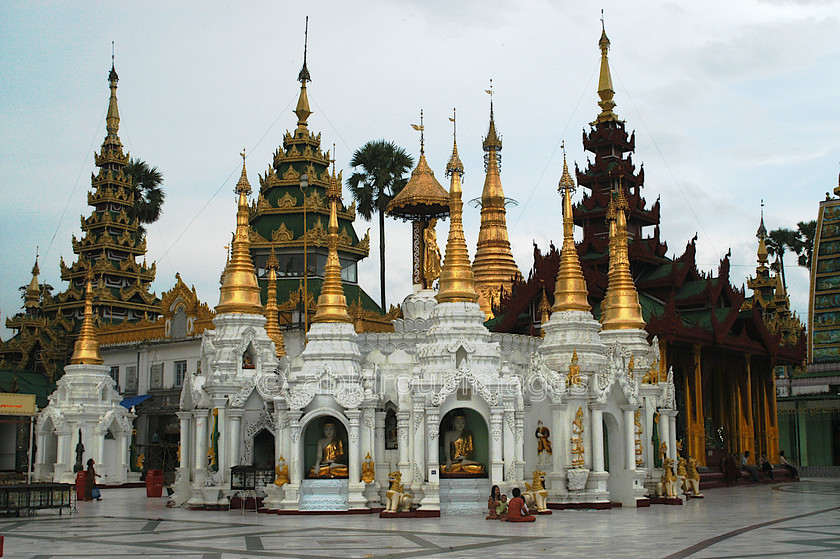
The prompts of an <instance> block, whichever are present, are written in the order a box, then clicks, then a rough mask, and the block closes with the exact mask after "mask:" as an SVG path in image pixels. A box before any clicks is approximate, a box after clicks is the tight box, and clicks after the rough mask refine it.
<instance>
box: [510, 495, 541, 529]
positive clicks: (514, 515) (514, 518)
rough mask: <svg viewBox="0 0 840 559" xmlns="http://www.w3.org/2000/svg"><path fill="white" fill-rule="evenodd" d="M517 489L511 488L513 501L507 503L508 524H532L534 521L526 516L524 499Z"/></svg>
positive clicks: (528, 515) (529, 516) (526, 509)
mask: <svg viewBox="0 0 840 559" xmlns="http://www.w3.org/2000/svg"><path fill="white" fill-rule="evenodd" d="M521 495H522V492H521V491H519V488H518V487H514V488H513V499H511V500H510V502H508V513H507V518H508V522H533V521H535V520H536V518H534V517H533V516H531V515H530V514H528V507H527V506H525V499H523V498H522V496H521Z"/></svg>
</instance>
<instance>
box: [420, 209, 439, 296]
mask: <svg viewBox="0 0 840 559" xmlns="http://www.w3.org/2000/svg"><path fill="white" fill-rule="evenodd" d="M435 225H437V219H435V218H432V219H430V220H429V224H428V225H427V226H426V228H425V229H424V230H423V277H424V279H425V280H426V287H428V288H431V287H432V284H433V283H434V282H435V280H436V279H438V278H439V277H440V247H438V244H437V232H436V231H435Z"/></svg>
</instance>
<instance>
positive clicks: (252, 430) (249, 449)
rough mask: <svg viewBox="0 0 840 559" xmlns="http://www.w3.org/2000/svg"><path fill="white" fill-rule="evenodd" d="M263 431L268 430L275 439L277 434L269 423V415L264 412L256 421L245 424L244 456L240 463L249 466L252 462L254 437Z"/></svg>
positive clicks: (270, 422)
mask: <svg viewBox="0 0 840 559" xmlns="http://www.w3.org/2000/svg"><path fill="white" fill-rule="evenodd" d="M263 429H266V430H268V431H269V432H270V433H271V434H272V435H275V437H276V435H277V434H276V433H275V432H274V424H273V422H272V421H271V415H269V414H268V412H267V411H265V410H263V411H262V412H260V416H259V417H258V418H257V419H256V421H246V422H245V429H244V431H245V437H244V440H245V454H244V456H243V457H242V461H241V463H243V464H251V463H252V462H253V451H254V436H255V435H256V434H257V433H259V432H260V431H262V430H263Z"/></svg>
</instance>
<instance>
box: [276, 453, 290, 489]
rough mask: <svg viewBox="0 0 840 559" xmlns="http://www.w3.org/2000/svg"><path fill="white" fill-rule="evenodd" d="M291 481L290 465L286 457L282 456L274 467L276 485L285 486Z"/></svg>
mask: <svg viewBox="0 0 840 559" xmlns="http://www.w3.org/2000/svg"><path fill="white" fill-rule="evenodd" d="M287 483H289V465H288V464H286V459H285V458H283V457H282V456H281V457H280V459H279V460H278V461H277V467H275V468H274V485H276V486H277V487H283V486H284V485H286V484H287Z"/></svg>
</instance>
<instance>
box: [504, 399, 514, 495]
mask: <svg viewBox="0 0 840 559" xmlns="http://www.w3.org/2000/svg"><path fill="white" fill-rule="evenodd" d="M503 417H504V419H505V421H504V426H503V429H502V433H503V437H502V439H503V441H504V450H503V452H504V459H505V474H504V477H505V482H507V483H510V484H514V483H516V451H515V450H514V448H515V446H516V440H515V431H516V418H515V416H514V413H513V409H512V408H510V409H505V412H504V415H503Z"/></svg>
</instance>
